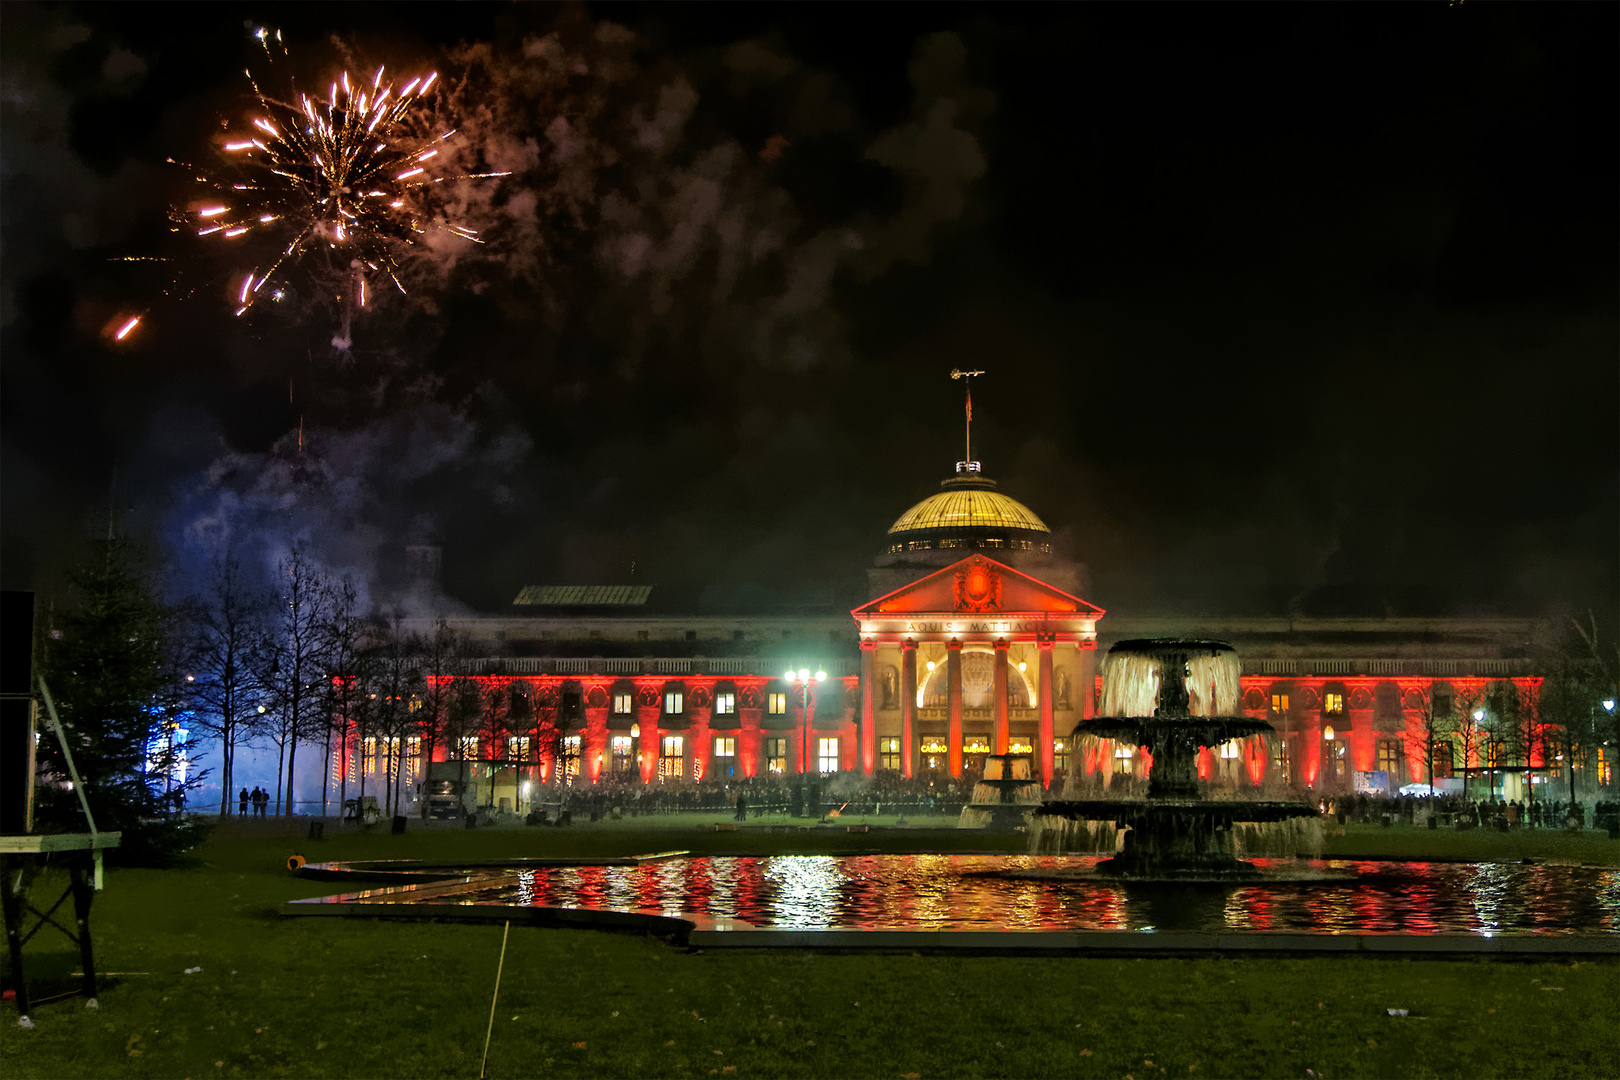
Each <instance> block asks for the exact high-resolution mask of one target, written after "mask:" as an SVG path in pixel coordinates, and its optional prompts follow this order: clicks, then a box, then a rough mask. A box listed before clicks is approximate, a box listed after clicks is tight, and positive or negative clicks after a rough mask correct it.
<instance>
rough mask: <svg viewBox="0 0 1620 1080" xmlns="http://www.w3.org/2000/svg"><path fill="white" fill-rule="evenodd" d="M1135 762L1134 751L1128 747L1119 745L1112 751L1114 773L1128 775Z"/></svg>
mask: <svg viewBox="0 0 1620 1080" xmlns="http://www.w3.org/2000/svg"><path fill="white" fill-rule="evenodd" d="M1135 764H1136V753H1135V751H1133V750H1132V749H1131V748H1130V747H1128V746H1121V747H1119V748H1118V749H1116V750H1115V751H1114V775H1116V776H1129V775H1130V773H1131V767H1132V766H1133V765H1135Z"/></svg>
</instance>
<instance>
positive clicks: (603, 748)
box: [579, 697, 608, 784]
mask: <svg viewBox="0 0 1620 1080" xmlns="http://www.w3.org/2000/svg"><path fill="white" fill-rule="evenodd" d="M603 700H604V701H606V700H607V699H606V697H604V698H603ZM607 724H608V707H607V706H606V705H602V706H592V705H586V706H585V730H584V732H583V734H584V736H585V737H584V738H583V739H581V740H580V751H579V752H580V756H581V757H582V758H584V760H583V761H582V762H581V765H582V766H583V767H582V768H581V770H580V771H581V772H582V773H583V774H584V775H585V776H586V777H588V778H589V779H590V781H591V783H593V784H594V783H596V782H597V781H598V780H600V779H601V778H602V773H603V771H604V770H605V769H606V768H607V757H608V726H607Z"/></svg>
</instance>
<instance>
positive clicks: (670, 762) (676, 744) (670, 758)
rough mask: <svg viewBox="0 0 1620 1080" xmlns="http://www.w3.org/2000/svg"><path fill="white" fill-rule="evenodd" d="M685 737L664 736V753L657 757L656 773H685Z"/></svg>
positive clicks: (671, 774)
mask: <svg viewBox="0 0 1620 1080" xmlns="http://www.w3.org/2000/svg"><path fill="white" fill-rule="evenodd" d="M685 758H686V737H685V736H684V735H665V736H664V755H663V756H662V757H661V758H659V759H658V775H659V776H668V777H677V778H678V777H681V776H685V775H686V760H685Z"/></svg>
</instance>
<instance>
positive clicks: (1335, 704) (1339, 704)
mask: <svg viewBox="0 0 1620 1080" xmlns="http://www.w3.org/2000/svg"><path fill="white" fill-rule="evenodd" d="M1287 707H1288V706H1287V705H1286V704H1285V705H1283V708H1285V709H1286V708H1287ZM1322 711H1323V712H1325V713H1327V714H1328V715H1329V716H1337V715H1339V714H1340V713H1342V712H1344V695H1343V694H1338V693H1328V694H1323V695H1322Z"/></svg>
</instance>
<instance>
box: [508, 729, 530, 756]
mask: <svg viewBox="0 0 1620 1080" xmlns="http://www.w3.org/2000/svg"><path fill="white" fill-rule="evenodd" d="M506 756H507V758H508V759H510V760H512V761H528V760H529V737H528V736H527V735H516V736H513V737H512V738H510V739H507V740H506Z"/></svg>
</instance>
